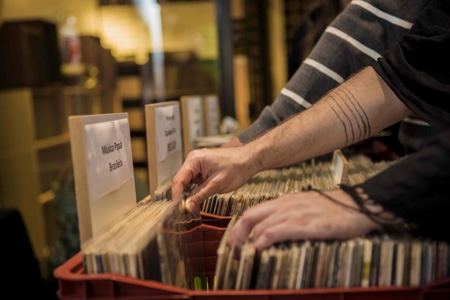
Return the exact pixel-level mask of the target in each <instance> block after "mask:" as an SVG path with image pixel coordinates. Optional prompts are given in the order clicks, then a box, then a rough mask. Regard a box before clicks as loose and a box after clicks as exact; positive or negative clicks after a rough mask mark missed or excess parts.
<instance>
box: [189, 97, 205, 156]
mask: <svg viewBox="0 0 450 300" xmlns="http://www.w3.org/2000/svg"><path fill="white" fill-rule="evenodd" d="M187 107H188V116H189V133H190V141H189V142H190V143H191V148H192V149H194V148H195V140H196V138H197V137H200V136H204V135H205V134H204V128H203V126H204V125H203V108H202V107H203V106H202V100H201V98H195V99H190V100H189V102H188V105H187Z"/></svg>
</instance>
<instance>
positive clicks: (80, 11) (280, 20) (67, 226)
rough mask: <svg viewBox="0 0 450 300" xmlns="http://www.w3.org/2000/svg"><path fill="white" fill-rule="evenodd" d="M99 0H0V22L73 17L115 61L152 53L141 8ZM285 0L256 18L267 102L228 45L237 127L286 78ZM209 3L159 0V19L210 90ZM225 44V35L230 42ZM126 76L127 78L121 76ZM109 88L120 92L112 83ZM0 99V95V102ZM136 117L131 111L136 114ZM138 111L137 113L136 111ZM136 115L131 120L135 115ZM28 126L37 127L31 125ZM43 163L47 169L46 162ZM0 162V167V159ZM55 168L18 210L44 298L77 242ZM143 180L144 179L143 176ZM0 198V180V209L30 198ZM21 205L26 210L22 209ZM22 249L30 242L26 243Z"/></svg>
mask: <svg viewBox="0 0 450 300" xmlns="http://www.w3.org/2000/svg"><path fill="white" fill-rule="evenodd" d="M216 1H220V0H216ZM246 1H247V0H232V1H231V4H232V5H231V7H232V9H233V12H232V14H231V15H232V16H233V18H234V20H238V21H241V23H240V24H245V20H246V12H245V7H246V3H245V2H246ZM99 2H100V1H99V0H76V1H60V0H0V26H1V24H2V23H4V22H8V21H17V20H35V19H40V20H46V21H48V22H52V23H55V24H57V25H58V29H61V28H63V27H64V26H65V25H67V21H68V20H72V21H76V23H74V24H75V25H73V24H72V25H73V26H74V28H75V29H76V32H77V34H78V35H80V36H87V37H98V38H99V40H100V43H101V46H102V47H104V48H105V49H108V50H109V51H111V54H112V56H113V57H114V58H115V60H116V61H117V63H119V64H120V63H121V62H130V61H132V62H133V63H134V64H135V65H137V66H142V65H145V64H146V63H148V60H149V52H152V51H153V50H154V49H155V47H156V48H157V49H160V48H158V46H155V45H154V44H153V42H154V41H155V39H154V37H153V38H152V34H151V30H150V29H149V26H148V25H149V24H148V21H146V19H145V17H144V16H142V14H141V12H139V10H137V9H136V7H134V6H130V5H104V6H99V5H98V4H99ZM111 2H113V1H111ZM117 2H119V1H117ZM125 2H126V1H125ZM288 2H292V0H290V1H288V0H286V1H279V0H268V1H267V7H268V9H267V11H266V12H265V16H264V20H267V22H268V24H270V25H269V26H268V31H266V32H265V34H266V35H267V37H266V38H267V40H268V41H269V48H268V49H263V51H264V53H267V55H269V56H270V62H271V63H270V73H269V74H267V76H269V77H270V78H271V86H270V91H271V92H270V95H269V96H268V97H267V99H268V100H267V99H259V98H257V97H254V94H253V93H252V89H251V88H250V85H251V83H252V80H253V79H254V77H255V76H254V75H255V74H252V73H251V71H249V66H251V65H253V64H255V61H254V59H255V58H254V57H252V56H250V55H248V53H246V51H245V47H244V49H243V50H242V51H236V53H235V55H234V58H233V62H232V63H233V70H234V80H235V81H234V83H235V87H234V88H235V92H234V97H235V99H234V104H235V107H236V118H237V120H238V122H239V125H240V128H241V129H245V128H246V127H247V126H249V125H250V124H251V122H252V120H254V119H255V118H256V117H257V115H258V113H259V111H258V110H252V109H251V107H252V106H255V105H254V102H257V103H263V104H261V105H256V106H258V107H263V106H264V105H266V104H270V102H271V101H273V100H274V99H275V97H276V95H277V94H278V92H279V91H280V90H281V89H282V87H283V86H284V84H285V83H286V81H287V80H288V77H289V74H288V59H287V58H288V51H289V49H290V48H289V44H288V43H287V41H289V34H290V32H289V26H287V21H286V9H287V7H289V6H287V5H286V3H288ZM297 2H302V1H297ZM306 2H308V1H306ZM306 2H305V3H306ZM214 5H215V4H214V1H161V5H160V16H161V19H160V21H161V26H162V30H163V33H162V35H163V37H164V51H167V52H185V51H192V52H194V53H195V54H196V56H197V58H198V59H199V60H200V61H202V66H206V68H207V69H208V70H209V73H208V74H209V75H210V77H211V78H212V82H213V86H212V89H217V86H219V85H220V78H218V76H217V68H218V66H217V60H218V56H219V49H218V48H217V39H218V38H217V26H218V24H216V15H215V9H214ZM253 5H255V4H253ZM256 5H257V2H256ZM325 5H326V4H325ZM302 13H303V15H302V14H301V13H299V14H297V19H296V21H295V22H294V23H297V24H298V23H300V22H301V21H302V18H307V10H304V11H303V12H302ZM192 16H195V17H192ZM71 17H73V18H71ZM291 21H292V18H291ZM69 25H70V24H69ZM241 29H242V28H241ZM244 30H245V28H244ZM236 33H238V32H234V34H236ZM241 33H242V32H241ZM319 34H320V32H319V31H318V32H317V35H319ZM233 42H234V41H230V43H233ZM235 46H238V45H235ZM235 50H236V48H235ZM0 72H1V66H0ZM133 76H134V75H133ZM133 76H129V78H131V77H133ZM129 82H132V83H131V85H133V84H135V83H136V82H135V81H133V80H131V81H129ZM133 82H134V83H133ZM84 83H86V81H85V82H84ZM116 88H117V89H119V90H120V85H118V87H116ZM125 89H127V91H126V92H130V91H132V90H133V87H131V86H130V85H128V86H126V87H125ZM138 89H139V88H138ZM118 94H119V95H118V96H119V97H118V98H119V100H118V101H119V102H120V103H119V106H118V108H116V109H114V110H113V111H114V112H119V111H123V105H122V102H123V99H120V98H121V96H123V95H122V94H120V91H118ZM0 98H1V95H0ZM2 100H3V99H0V101H2ZM252 103H253V104H252ZM100 112H101V111H100ZM137 115H138V116H139V113H138V114H137ZM140 115H141V117H142V112H141V114H140ZM133 116H134V115H133ZM17 118H21V115H17ZM137 120H138V118H136V121H137ZM16 121H17V120H16ZM17 124H20V122H19V121H17ZM31 126H33V125H31ZM36 126H39V124H37V125H36ZM1 130H2V131H6V130H7V128H6V127H3V128H1ZM14 132H15V131H14ZM5 135H7V133H5ZM144 147H145V145H144ZM141 148H142V147H141ZM136 152H138V151H136ZM33 155H34V154H33ZM4 159H7V158H4ZM51 167H52V168H53V167H55V166H54V164H52V166H51ZM56 167H58V166H56ZM1 168H2V165H1V164H0V169H1ZM58 168H60V169H61V172H60V175H59V176H58V177H56V178H54V180H55V182H56V183H55V187H56V188H57V190H55V193H54V194H51V195H50V196H49V198H48V199H50V200H48V201H47V200H46V201H44V203H45V205H40V206H39V207H41V206H43V208H42V210H43V211H40V212H37V211H36V212H27V214H26V215H25V216H23V222H24V224H25V227H26V229H27V230H28V237H26V238H27V239H29V240H31V241H32V244H36V243H35V242H34V241H35V237H34V236H35V235H39V236H41V235H42V236H44V237H43V238H42V239H44V240H45V243H46V247H45V250H42V249H41V248H42V247H38V248H39V249H38V250H37V249H36V247H35V246H34V251H32V252H31V253H33V252H34V253H35V256H36V259H37V260H38V261H39V264H38V266H39V267H40V272H41V276H42V277H41V278H40V279H43V280H44V281H45V282H48V285H46V286H45V288H44V289H43V291H42V292H43V293H49V294H48V295H47V294H46V295H45V297H47V296H48V298H46V299H52V297H53V296H55V289H56V288H57V285H56V283H55V282H54V280H53V278H52V274H51V272H52V269H53V267H55V266H56V265H57V264H58V263H60V262H62V261H64V260H65V259H67V256H70V255H71V254H72V253H74V252H76V251H77V250H78V247H79V246H78V244H77V243H76V241H77V228H76V222H77V219H76V209H75V207H74V203H75V195H74V191H73V181H72V180H73V178H72V177H71V169H70V168H67V166H66V165H61V166H59V167H58ZM32 172H33V174H32V176H36V174H35V173H36V172H38V171H37V170H32ZM36 177H37V176H36ZM144 178H145V177H144ZM19 180H20V178H19ZM143 180H144V181H145V180H146V179H143ZM4 197H5V193H2V190H1V186H0V208H2V209H11V208H14V204H11V203H19V202H20V203H25V204H21V205H27V204H26V201H36V199H22V200H20V201H19V200H17V201H16V200H12V199H7V200H5V199H4ZM41 202H42V201H41ZM5 203H6V204H5ZM33 205H34V204H33ZM29 210H32V209H31V208H29ZM74 210H75V211H74ZM62 212H63V213H62ZM33 213H35V214H38V213H39V214H41V215H40V216H39V218H33V221H31V222H30V221H29V218H28V215H29V214H33ZM61 218H63V219H65V223H62V222H61ZM34 220H38V222H42V223H45V224H44V225H41V224H35V223H33V222H34ZM19 223H20V222H19ZM74 224H75V225H74ZM37 231H46V233H45V234H43V233H42V234H41V233H37V234H36V232H37ZM25 232H26V230H25ZM22 233H23V231H22ZM52 239H53V241H52ZM54 239H59V243H58V244H57V245H56V246H55V245H54V244H52V242H54ZM61 239H64V243H61ZM39 245H40V244H39ZM51 246H55V247H53V248H52V249H53V250H52V249H50V248H49V247H51ZM30 247H31V248H33V245H31V246H30ZM63 248H64V249H63ZM42 252H45V253H42ZM28 254H29V253H28ZM42 257H44V260H45V261H44V262H42V259H43V258H42ZM49 261H51V265H50V266H49V265H48V262H49ZM43 263H44V264H46V266H45V267H43Z"/></svg>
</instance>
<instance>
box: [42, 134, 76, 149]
mask: <svg viewBox="0 0 450 300" xmlns="http://www.w3.org/2000/svg"><path fill="white" fill-rule="evenodd" d="M69 142H70V139H69V133H68V132H65V133H63V134H60V135H55V136H51V137H48V138H44V139H40V140H37V141H34V142H33V148H34V150H36V151H38V150H43V149H47V148H51V147H55V146H60V145H63V144H66V143H69Z"/></svg>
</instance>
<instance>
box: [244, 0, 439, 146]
mask: <svg viewBox="0 0 450 300" xmlns="http://www.w3.org/2000/svg"><path fill="white" fill-rule="evenodd" d="M429 2H430V0H415V1H411V0H396V1H393V0H364V1H363V0H353V1H351V2H350V3H349V4H348V5H347V6H346V7H345V9H344V10H343V11H342V12H341V13H340V14H339V15H338V16H337V17H336V19H335V20H334V21H333V22H332V23H331V24H330V25H329V26H328V27H327V29H326V30H325V32H324V33H323V34H322V36H321V38H320V39H319V41H318V42H317V44H316V45H315V47H314V48H313V50H312V51H311V53H310V54H309V56H308V57H307V58H306V59H305V60H304V61H303V63H302V64H301V66H300V67H299V68H298V70H297V72H296V73H295V74H294V75H293V76H292V77H291V78H290V79H289V81H288V82H287V84H286V85H285V87H284V88H283V89H282V90H281V91H280V94H279V95H278V96H277V98H276V99H275V101H274V102H273V103H272V104H271V105H270V106H267V107H265V108H264V110H263V111H262V112H261V115H260V116H259V117H258V119H257V120H256V121H255V122H254V123H253V124H252V125H250V126H249V127H248V128H246V129H245V130H243V131H242V132H241V133H240V134H239V136H238V138H239V140H240V141H241V142H242V143H247V142H249V141H251V140H253V139H254V138H256V137H257V136H259V135H261V134H263V133H264V132H266V131H267V130H269V129H271V128H273V127H275V126H276V125H278V124H279V123H281V122H282V121H283V120H285V119H287V118H289V117H290V116H292V115H294V114H297V113H299V112H301V111H303V110H305V109H307V108H308V107H310V106H311V105H312V104H314V103H315V102H317V101H318V100H319V99H320V98H322V97H323V96H324V95H325V94H326V93H327V92H328V91H330V90H331V89H333V88H335V87H337V86H338V85H339V84H341V83H343V82H344V81H345V80H346V79H347V78H349V76H352V75H353V74H355V73H357V72H358V71H359V70H361V69H362V68H364V67H366V66H368V65H370V64H372V63H373V62H375V61H376V60H377V59H378V58H379V57H381V56H382V54H383V53H384V52H385V51H386V50H388V49H389V48H390V47H391V46H392V45H394V44H395V43H396V42H398V41H399V40H400V38H401V37H402V35H403V34H405V33H406V32H407V31H408V30H409V29H410V28H411V26H412V24H413V23H414V22H415V20H416V18H417V16H418V15H419V13H420V12H421V10H422V9H423V8H424V7H425V6H426V5H427V4H428V3H429Z"/></svg>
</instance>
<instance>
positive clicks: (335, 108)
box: [172, 67, 410, 211]
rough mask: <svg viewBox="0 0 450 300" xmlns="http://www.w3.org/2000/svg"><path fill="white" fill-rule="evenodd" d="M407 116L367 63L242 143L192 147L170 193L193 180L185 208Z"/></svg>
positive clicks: (360, 138) (178, 193)
mask: <svg viewBox="0 0 450 300" xmlns="http://www.w3.org/2000/svg"><path fill="white" fill-rule="evenodd" d="M409 114H410V111H409V109H408V108H407V107H406V106H405V105H404V104H403V103H402V102H401V101H400V100H399V99H398V98H397V97H396V96H395V94H394V93H393V92H392V91H391V89H390V88H389V87H388V86H387V85H386V84H385V83H384V81H383V80H382V79H381V78H380V77H379V76H378V75H377V74H376V73H375V71H374V70H373V69H372V68H371V67H368V68H366V69H364V70H363V71H361V72H360V73H358V74H357V75H355V76H354V77H352V78H351V79H349V80H348V81H346V82H345V83H343V84H342V85H341V86H339V87H338V88H336V89H334V90H333V91H331V92H330V93H329V94H327V95H326V96H325V97H323V99H322V100H320V101H319V102H318V103H316V104H315V105H313V106H312V107H311V108H309V109H307V110H306V111H304V112H302V113H300V114H298V115H296V116H295V117H292V118H291V119H289V120H287V121H286V122H284V123H283V124H281V125H280V126H277V127H276V128H274V129H272V130H271V131H269V132H268V133H266V134H264V135H263V136H261V137H260V138H258V139H256V140H254V141H252V142H250V143H248V144H245V145H243V146H241V147H232V148H218V149H197V150H194V151H191V153H189V155H188V157H187V158H186V160H185V162H184V164H183V166H182V167H181V168H180V170H179V171H178V173H177V174H176V175H175V176H174V178H173V181H172V193H173V196H174V197H177V195H180V194H181V193H182V192H183V191H184V190H185V188H186V187H187V186H189V185H190V184H192V183H195V184H197V185H196V186H195V187H194V188H193V190H192V191H191V193H190V196H189V197H188V199H187V206H186V208H187V210H188V211H190V210H192V209H194V207H195V206H198V205H200V204H201V203H202V202H203V200H204V199H206V198H208V197H209V196H211V195H214V194H216V193H226V192H230V191H233V190H235V189H236V188H238V187H240V186H242V185H243V184H244V183H245V182H247V180H248V179H249V178H251V177H252V176H253V175H255V174H256V173H258V172H260V171H263V170H266V169H271V168H276V167H282V166H288V165H292V164H294V163H298V162H301V161H304V160H307V159H310V158H312V157H316V156H319V155H322V154H325V153H329V152H332V151H333V150H335V149H340V148H342V147H345V146H348V145H350V144H353V143H356V142H358V141H360V140H362V139H365V138H368V137H369V136H371V135H372V134H375V133H377V132H378V131H380V130H381V129H384V128H385V127H387V126H390V125H392V124H394V123H396V122H398V121H400V120H402V119H403V118H404V117H406V116H408V115H409Z"/></svg>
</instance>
